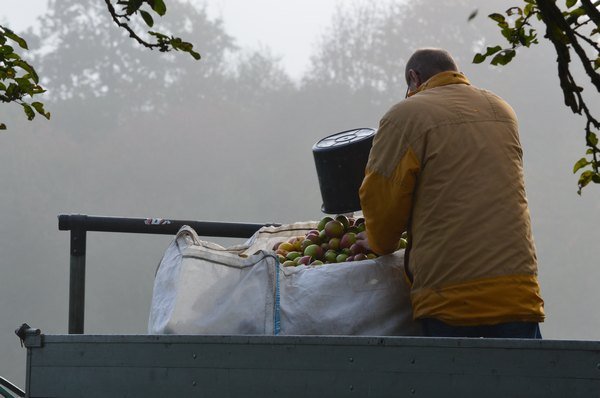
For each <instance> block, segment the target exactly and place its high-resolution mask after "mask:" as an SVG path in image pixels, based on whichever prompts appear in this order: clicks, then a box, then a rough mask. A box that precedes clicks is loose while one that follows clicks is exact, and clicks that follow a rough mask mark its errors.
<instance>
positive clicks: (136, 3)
mask: <svg viewBox="0 0 600 398" xmlns="http://www.w3.org/2000/svg"><path fill="white" fill-rule="evenodd" d="M143 3H144V1H143V0H128V1H127V6H126V7H125V9H126V12H127V15H133V13H134V12H136V11H137V10H139V8H140V7H141V6H142V4H143Z"/></svg>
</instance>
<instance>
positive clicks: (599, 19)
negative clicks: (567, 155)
mask: <svg viewBox="0 0 600 398" xmlns="http://www.w3.org/2000/svg"><path fill="white" fill-rule="evenodd" d="M599 5H600V1H595V2H592V1H591V0H580V1H577V0H565V7H564V9H561V8H560V7H559V6H558V5H557V2H556V0H523V1H521V2H520V4H519V5H517V6H514V7H510V8H509V9H507V10H506V11H505V12H504V14H499V13H493V14H491V15H489V18H491V19H492V20H494V21H496V23H497V25H498V27H499V28H500V32H501V33H502V36H504V38H505V39H506V41H508V44H509V45H508V47H502V46H500V45H496V46H490V47H487V49H486V51H485V52H484V53H480V54H476V55H475V57H474V59H473V62H474V63H481V62H483V61H484V60H485V59H486V58H488V57H491V63H492V64H493V65H506V64H507V63H509V62H510V61H511V60H512V59H513V58H514V57H515V56H516V54H517V49H519V48H520V47H530V46H531V45H532V44H537V43H538V35H537V28H536V26H534V24H535V20H537V21H538V26H539V27H545V34H544V38H546V39H547V40H549V41H550V42H551V43H552V45H553V46H554V49H555V50H556V55H557V59H556V61H557V66H558V78H559V81H560V87H561V89H562V92H563V95H564V102H565V105H566V106H567V107H569V108H570V109H571V111H572V112H573V113H576V114H579V115H583V116H584V117H585V119H586V125H585V143H586V146H587V150H586V156H585V157H582V158H581V159H579V160H578V161H577V162H576V163H575V165H574V166H573V173H576V172H578V171H581V174H580V175H579V180H578V186H579V189H578V191H577V193H579V194H580V195H581V190H582V189H583V188H584V187H585V186H586V185H588V184H589V183H590V182H594V183H596V184H600V170H599V168H600V147H599V146H598V130H599V129H600V121H599V120H598V119H599V116H598V115H597V114H596V115H595V114H594V112H597V111H598V107H597V106H595V107H594V106H592V107H591V109H590V106H588V104H587V103H586V102H585V100H584V98H583V95H582V92H583V87H582V86H581V83H580V82H577V81H576V79H575V77H574V74H573V69H572V64H571V61H572V56H574V57H575V58H576V59H578V60H579V62H580V65H581V66H582V67H583V70H584V71H585V73H586V75H587V76H588V77H589V79H590V82H591V84H592V86H593V87H595V89H596V91H597V92H598V93H600V73H599V72H598V70H599V69H600V9H599ZM474 16H475V14H472V17H474ZM592 96H593V97H594V99H595V102H594V103H595V104H597V103H598V102H597V101H598V96H597V95H594V94H592Z"/></svg>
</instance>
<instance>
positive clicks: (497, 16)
mask: <svg viewBox="0 0 600 398" xmlns="http://www.w3.org/2000/svg"><path fill="white" fill-rule="evenodd" d="M488 18H490V19H492V20H494V21H496V22H498V23H502V22H506V18H504V15H502V14H498V13H494V14H490V15H488Z"/></svg>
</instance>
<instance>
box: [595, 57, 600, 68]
mask: <svg viewBox="0 0 600 398" xmlns="http://www.w3.org/2000/svg"><path fill="white" fill-rule="evenodd" d="M598 68H600V57H598V58H596V59H595V60H594V69H598Z"/></svg>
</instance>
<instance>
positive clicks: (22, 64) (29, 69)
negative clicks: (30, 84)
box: [15, 60, 40, 83]
mask: <svg viewBox="0 0 600 398" xmlns="http://www.w3.org/2000/svg"><path fill="white" fill-rule="evenodd" d="M15 65H17V66H18V67H20V68H21V69H23V70H25V71H26V72H27V73H29V74H30V75H31V80H33V81H34V83H38V82H39V80H40V79H39V77H38V75H37V73H36V72H35V69H33V67H32V66H31V65H29V64H28V63H27V62H25V61H23V60H18V61H15Z"/></svg>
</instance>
